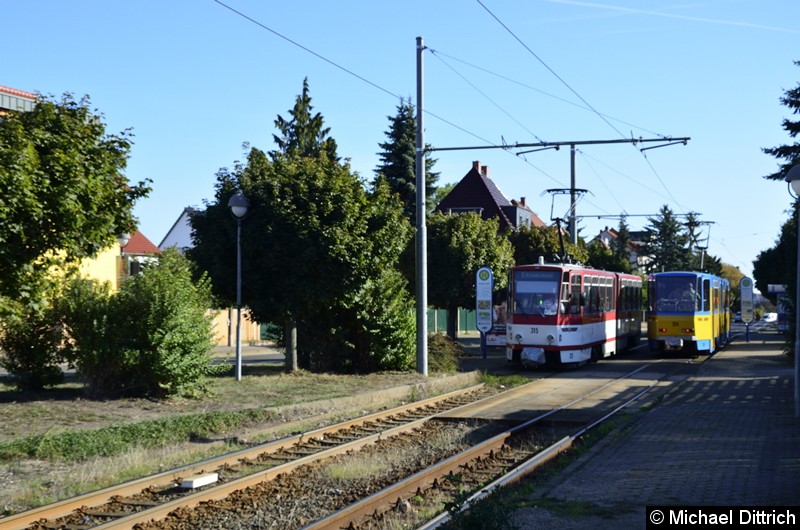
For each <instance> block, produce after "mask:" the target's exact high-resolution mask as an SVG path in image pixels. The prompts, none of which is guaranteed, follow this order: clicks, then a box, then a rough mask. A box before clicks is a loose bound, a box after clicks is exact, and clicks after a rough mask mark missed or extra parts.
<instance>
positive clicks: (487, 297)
mask: <svg viewBox="0 0 800 530" xmlns="http://www.w3.org/2000/svg"><path fill="white" fill-rule="evenodd" d="M493 289H494V274H492V269H490V268H489V267H481V268H480V269H478V272H477V273H475V325H476V327H477V328H478V331H480V332H481V333H487V332H488V331H489V330H490V329H492V324H493V323H494V322H493V320H494V319H493V318H492V291H493Z"/></svg>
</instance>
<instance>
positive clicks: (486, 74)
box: [0, 0, 800, 275]
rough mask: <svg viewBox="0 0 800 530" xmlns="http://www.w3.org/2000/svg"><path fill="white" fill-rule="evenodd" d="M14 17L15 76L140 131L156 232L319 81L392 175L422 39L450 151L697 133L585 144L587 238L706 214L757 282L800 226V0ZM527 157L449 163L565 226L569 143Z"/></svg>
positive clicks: (185, 2) (428, 124) (134, 173)
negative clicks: (799, 180) (761, 258)
mask: <svg viewBox="0 0 800 530" xmlns="http://www.w3.org/2000/svg"><path fill="white" fill-rule="evenodd" d="M226 6H227V7H226ZM234 10H235V11H238V12H240V13H241V14H237V13H236V12H234ZM0 13H2V15H1V16H2V18H3V21H4V23H3V30H2V31H0V45H1V46H2V48H3V50H4V52H5V53H4V58H3V62H2V67H0V84H2V85H5V86H10V87H13V88H17V89H21V90H27V91H32V92H35V91H38V92H42V93H45V94H54V95H60V94H61V93H63V92H71V93H74V94H75V95H76V96H81V95H84V94H88V95H89V96H90V97H91V100H92V104H93V106H94V107H96V108H97V109H98V111H100V112H102V113H103V115H104V116H105V121H106V123H107V125H108V129H109V131H110V132H119V131H121V130H123V129H126V128H132V129H133V132H134V135H135V137H134V147H133V149H132V151H131V157H130V160H129V164H128V168H127V171H126V173H127V176H128V178H129V179H130V180H132V181H138V180H141V179H144V178H149V179H152V181H153V183H152V186H153V191H152V193H151V195H150V197H149V198H147V199H145V200H142V201H141V202H140V203H139V204H138V205H137V207H136V211H135V213H136V215H137V217H138V218H139V221H140V229H141V231H142V232H143V233H144V234H145V235H146V236H147V237H148V238H150V239H151V240H152V241H153V242H154V243H156V244H158V243H159V242H160V241H161V239H162V238H163V237H164V236H165V235H166V233H167V231H168V230H169V228H170V227H171V226H172V224H173V222H174V221H175V220H176V219H177V217H178V216H179V214H180V213H181V211H182V210H183V208H184V207H186V206H202V204H203V201H204V200H209V199H211V198H213V186H214V182H215V174H216V172H217V171H218V170H219V169H220V168H222V167H231V166H233V164H234V162H235V161H237V160H241V159H242V158H243V155H244V153H245V150H244V148H243V144H244V143H245V142H249V143H250V144H251V145H253V146H257V147H260V148H262V149H265V150H269V149H272V148H274V143H273V140H272V135H273V134H274V133H275V132H276V131H275V128H274V120H275V118H276V117H277V116H278V115H282V116H284V117H287V118H288V110H289V109H290V108H291V107H292V106H293V105H294V100H295V98H296V96H297V95H298V94H299V93H300V91H301V88H302V82H303V78H305V77H308V80H309V85H310V93H311V97H312V99H313V101H312V104H313V106H314V110H315V111H317V112H320V113H321V114H322V115H323V116H324V118H325V124H326V126H328V127H330V128H331V136H333V137H334V138H335V139H336V141H337V142H338V145H339V154H340V155H341V156H342V157H345V158H349V159H350V161H351V164H352V167H353V169H354V170H356V171H357V172H359V174H360V175H361V176H362V177H363V178H365V179H371V178H372V177H373V175H374V173H373V169H374V168H375V167H376V165H377V164H378V156H377V155H376V153H377V152H378V151H379V147H378V144H379V143H380V142H383V141H384V140H385V139H386V137H385V132H386V130H387V129H388V126H389V121H388V117H389V116H393V115H394V114H395V112H396V106H397V104H398V102H399V98H400V97H405V98H409V97H411V98H413V97H415V94H416V38H417V37H418V36H419V37H423V38H424V41H425V45H426V46H427V47H428V49H427V50H426V52H425V54H424V62H425V74H424V87H425V88H424V90H425V101H424V108H425V110H426V111H427V114H426V118H425V140H426V143H428V144H430V145H432V146H434V147H464V146H488V145H498V144H502V143H503V142H505V143H507V144H514V143H536V142H541V141H548V142H571V141H578V142H580V141H589V140H618V139H622V138H658V137H661V136H669V137H689V138H691V140H689V142H688V143H687V144H686V145H674V146H669V147H663V148H659V149H651V150H647V151H645V152H641V151H640V150H639V148H640V147H645V146H651V145H656V144H646V145H644V144H639V145H638V146H636V145H633V144H627V143H623V144H611V145H584V146H579V150H578V152H577V154H576V186H577V187H578V188H582V189H586V190H588V193H586V194H584V195H583V197H582V199H581V201H580V202H579V204H578V209H577V213H578V215H579V216H585V217H582V219H581V222H580V226H581V227H582V232H581V234H582V235H583V236H584V237H587V238H589V237H592V236H594V235H595V234H596V233H597V232H598V231H599V230H600V229H602V228H603V227H604V226H612V227H615V226H617V224H618V220H617V219H615V218H612V217H610V216H616V215H619V214H620V213H622V212H625V213H626V214H628V223H629V225H630V228H631V229H632V230H640V229H643V228H644V227H645V226H646V225H647V217H646V216H655V214H656V213H657V212H658V211H659V209H660V208H661V207H662V206H663V205H665V204H666V205H668V206H669V207H670V208H671V209H672V210H673V211H674V212H676V213H677V214H685V213H688V212H698V213H700V214H701V217H700V219H701V220H703V221H707V222H709V224H708V225H707V226H708V227H710V239H709V252H710V253H711V254H713V255H715V256H719V257H720V258H721V259H722V260H723V261H724V262H726V263H730V264H732V265H735V266H738V267H739V268H740V269H741V270H742V272H744V273H745V274H748V275H749V274H751V273H752V261H753V259H754V258H755V257H756V256H757V255H758V253H759V252H760V251H762V250H764V249H767V248H769V247H771V246H773V245H774V242H775V240H776V238H777V236H778V234H779V229H780V225H781V224H782V223H783V222H784V221H785V220H786V219H787V218H788V208H789V207H790V204H791V199H790V197H789V194H788V191H787V188H786V186H785V185H784V184H782V183H776V182H771V181H765V180H764V179H763V178H762V177H763V176H764V175H767V174H770V173H772V172H774V171H775V170H776V169H777V167H778V164H777V161H776V160H775V159H774V158H772V157H769V156H767V155H764V154H763V153H762V152H761V149H762V148H764V147H773V146H778V145H782V144H787V143H791V142H792V139H790V138H789V137H788V135H787V134H786V133H785V131H784V130H783V129H782V128H781V121H782V120H783V119H786V118H794V119H796V117H793V116H792V115H791V114H790V113H789V109H788V108H786V107H784V106H782V105H781V104H780V102H779V99H780V98H781V97H782V96H783V95H784V92H785V90H787V89H791V88H794V87H795V86H797V84H798V82H800V68H799V67H797V66H795V65H794V63H793V61H797V60H800V46H798V43H800V29H799V28H798V25H797V21H798V20H800V2H797V1H795V0H760V1H755V0H753V1H750V0H726V1H722V0H704V1H689V2H674V1H662V0H652V1H647V2H644V1H634V0H613V1H611V0H609V1H599V2H582V1H569V0H527V1H522V0H520V1H511V0H509V1H501V0H480V1H477V0H441V1H433V2H431V1H417V0H409V1H406V2H402V3H398V2H375V1H367V0H350V1H348V0H343V1H341V2H329V1H328V2H323V1H302V0H299V1H296V2H284V1H281V2H277V1H256V0H226V1H225V2H224V3H221V2H217V1H214V0H192V1H189V0H170V1H167V2H165V1H161V0H158V1H156V0H139V1H137V2H105V1H100V0H92V1H90V0H74V1H71V2H64V1H56V0H48V1H44V0H28V1H26V2H18V1H5V2H0ZM242 14H243V15H246V16H247V17H249V19H248V18H245V17H243V16H242ZM516 152H517V151H516V150H500V149H483V150H463V151H438V152H436V153H435V154H434V158H436V159H437V160H438V162H437V164H436V166H435V168H434V169H435V170H437V171H439V172H440V173H441V176H440V182H442V183H446V182H456V181H458V180H460V179H461V178H462V177H463V176H464V175H465V174H466V173H467V172H468V171H469V169H470V168H471V165H472V162H473V161H474V160H479V161H480V162H481V163H482V164H484V165H487V166H489V174H490V177H492V179H493V180H494V181H495V182H496V183H497V185H498V187H499V188H500V189H501V190H502V191H503V193H504V194H505V195H506V196H507V197H508V198H509V199H513V198H515V199H519V198H520V197H526V201H527V204H528V205H529V206H531V207H532V208H533V209H534V211H536V212H537V213H538V214H539V216H540V217H542V218H543V219H545V220H547V219H549V218H550V217H551V216H556V217H563V216H564V215H565V214H566V210H567V207H568V204H567V201H568V199H567V197H568V196H566V195H556V196H553V195H552V194H548V193H546V192H545V190H547V189H554V188H568V187H569V184H570V153H569V149H568V148H562V149H560V150H558V151H555V150H546V151H540V152H537V153H529V154H526V155H518V154H516ZM605 216H609V217H605Z"/></svg>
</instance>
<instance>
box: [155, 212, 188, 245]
mask: <svg viewBox="0 0 800 530" xmlns="http://www.w3.org/2000/svg"><path fill="white" fill-rule="evenodd" d="M196 211H197V209H196V208H192V207H191V206H187V207H186V208H184V209H183V211H182V212H181V214H180V216H178V219H177V220H176V221H175V223H173V225H172V227H171V228H170V229H169V231H168V232H167V235H165V236H164V239H162V240H161V243H159V245H158V248H160V249H161V250H166V249H168V248H170V247H175V248H177V249H178V251H179V252H180V253H181V254H184V253H185V252H186V250H188V249H190V248H192V225H191V223H190V220H189V218H190V217H191V215H192V214H193V213H195V212H196Z"/></svg>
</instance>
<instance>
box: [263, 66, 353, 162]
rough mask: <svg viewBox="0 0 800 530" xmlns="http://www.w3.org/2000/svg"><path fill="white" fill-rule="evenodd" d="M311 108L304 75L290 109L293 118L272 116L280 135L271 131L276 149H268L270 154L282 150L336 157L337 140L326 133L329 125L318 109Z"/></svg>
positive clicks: (296, 154) (298, 154) (276, 153)
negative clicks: (315, 111)
mask: <svg viewBox="0 0 800 530" xmlns="http://www.w3.org/2000/svg"><path fill="white" fill-rule="evenodd" d="M313 108H314V107H313V106H312V105H311V96H310V95H309V93H308V78H307V77H306V78H305V79H303V92H302V93H301V94H300V95H298V96H297V99H296V101H295V104H294V108H293V109H292V110H290V111H289V114H290V115H291V117H292V118H291V119H290V120H286V119H285V118H283V117H282V116H278V117H277V118H276V119H275V127H276V128H277V129H278V131H280V133H281V136H278V135H277V134H275V135H273V139H274V140H275V143H276V144H277V145H278V150H277V151H271V152H270V153H269V154H270V156H271V157H273V158H274V157H275V156H277V155H278V154H284V155H286V156H300V157H312V158H316V157H320V156H324V157H325V158H327V159H328V160H332V161H337V160H338V156H337V154H336V149H337V145H336V140H334V139H333V138H330V137H328V135H329V134H330V132H331V129H330V127H324V123H325V120H324V119H323V117H322V115H321V114H320V113H319V112H318V113H316V114H314V115H312V114H311V111H312V109H313Z"/></svg>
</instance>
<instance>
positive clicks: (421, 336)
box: [416, 37, 428, 376]
mask: <svg viewBox="0 0 800 530" xmlns="http://www.w3.org/2000/svg"><path fill="white" fill-rule="evenodd" d="M424 52H425V44H424V41H423V39H422V37H417V146H416V147H417V157H416V177H417V179H416V181H417V274H416V278H417V372H419V373H420V374H422V375H424V376H427V375H428V241H427V239H428V233H427V229H426V227H425V209H426V206H425V189H426V186H425V184H426V182H425V136H424V131H425V127H424V126H423V121H422V119H423V116H424V114H423V98H422V96H423V94H422V87H423V84H422V75H423V68H422V66H423V61H422V58H423V53H424Z"/></svg>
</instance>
